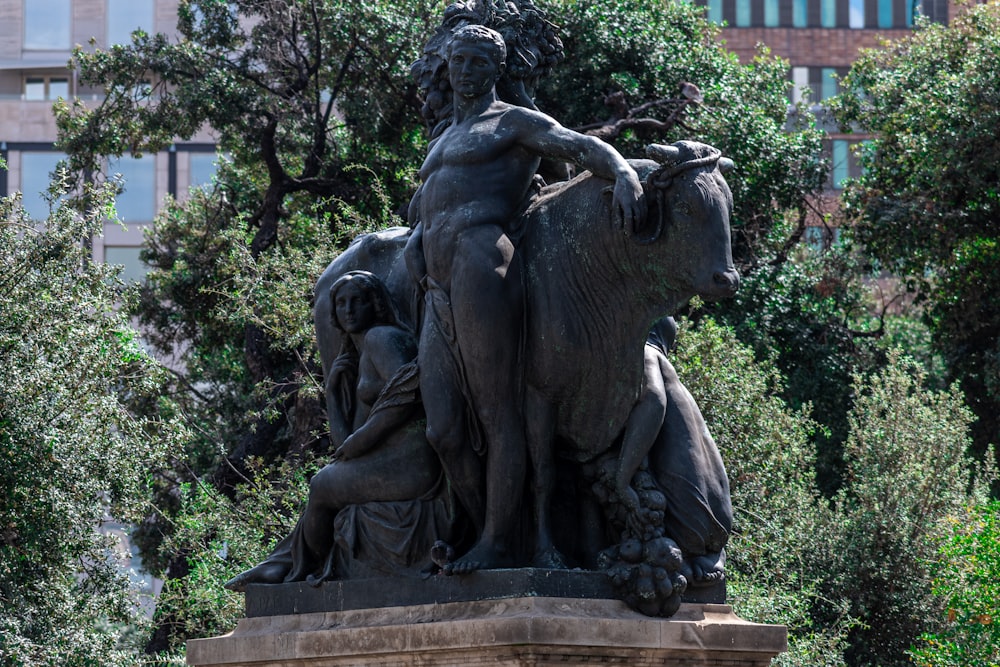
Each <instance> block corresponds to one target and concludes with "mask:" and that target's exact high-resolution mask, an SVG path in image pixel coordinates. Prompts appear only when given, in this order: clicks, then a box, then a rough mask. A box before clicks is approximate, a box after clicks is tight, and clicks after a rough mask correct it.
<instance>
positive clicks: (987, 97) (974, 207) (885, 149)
mask: <svg viewBox="0 0 1000 667" xmlns="http://www.w3.org/2000/svg"><path fill="white" fill-rule="evenodd" d="M998 60H1000V6H998V5H997V4H996V3H985V4H983V5H977V6H975V7H972V8H967V9H966V10H963V11H962V12H960V13H959V14H958V15H957V16H956V17H955V18H954V20H953V21H952V23H951V24H950V25H949V26H942V25H935V24H929V23H924V24H921V25H920V26H919V28H918V29H917V31H916V32H915V33H914V34H913V35H912V36H911V37H908V38H906V39H902V40H899V41H898V42H894V43H887V44H885V45H884V46H883V48H881V49H878V50H872V51H869V52H866V53H865V54H863V55H862V57H861V58H860V59H859V60H858V61H857V62H856V63H855V65H854V66H853V67H852V69H851V71H850V73H849V74H848V76H847V77H846V78H845V79H844V81H843V82H842V83H843V90H844V93H843V95H842V96H841V97H839V98H838V99H837V100H836V101H835V102H834V104H833V110H834V113H835V114H836V117H837V118H838V119H839V121H840V122H841V123H842V124H844V125H845V126H850V127H853V128H854V129H856V130H858V131H861V132H865V133H872V134H874V135H875V137H874V138H873V140H872V141H871V142H868V143H866V144H865V145H864V147H863V149H862V151H861V161H862V165H863V167H864V173H863V175H862V176H861V177H860V178H859V179H857V181H856V182H854V183H852V184H850V185H849V187H848V189H847V192H846V194H845V206H846V211H847V212H848V214H849V215H850V216H851V217H852V219H853V222H854V226H853V230H854V234H855V237H856V238H857V239H858V240H859V241H860V242H861V243H863V244H864V246H865V247H866V249H867V251H868V252H869V253H871V255H872V256H873V257H874V258H876V259H877V260H878V261H879V262H880V263H881V266H882V267H883V268H885V269H887V270H890V271H892V272H894V273H896V274H898V275H900V276H904V277H906V278H907V280H908V281H909V285H910V288H911V289H912V290H913V291H915V292H916V293H917V295H918V297H919V299H922V300H925V301H926V307H925V308H926V310H925V312H926V314H927V319H928V322H929V324H930V326H931V329H932V332H933V335H934V341H935V344H936V347H937V349H938V351H939V352H940V353H941V354H942V356H943V358H944V360H945V362H946V363H947V365H948V368H949V370H950V372H951V377H952V378H953V379H957V380H959V381H960V382H961V383H962V388H963V390H964V392H965V395H966V398H967V401H968V402H969V405H970V406H971V407H972V409H973V410H974V411H975V413H976V416H977V417H978V422H977V424H976V427H975V428H976V436H975V444H976V448H977V450H978V451H979V452H980V453H981V452H982V451H984V449H985V447H986V445H987V444H988V443H990V442H994V443H995V442H996V437H997V436H996V434H997V433H998V432H1000V422H998V421H997V415H998V414H1000V409H998V408H1000V380H998V378H1000V347H998V346H1000V342H998V341H1000V297H998V294H1000V225H998V219H1000V218H998V215H1000V186H998V183H1000V159H998V158H997V155H998V154H1000V143H998V142H1000V93H998V91H1000V72H998V69H997V67H996V63H997V61H998Z"/></svg>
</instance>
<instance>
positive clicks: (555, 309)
mask: <svg viewBox="0 0 1000 667" xmlns="http://www.w3.org/2000/svg"><path fill="white" fill-rule="evenodd" d="M649 155H650V157H652V158H654V159H653V160H635V161H632V165H633V166H634V168H635V169H636V171H637V173H638V174H639V176H640V178H642V179H644V189H645V191H646V196H647V202H648V207H649V211H648V216H647V218H646V221H645V223H644V224H643V226H642V227H641V228H640V229H626V230H621V229H616V228H615V227H614V225H612V224H610V223H609V221H610V220H611V212H610V210H609V207H610V197H609V196H608V192H607V190H608V183H607V181H604V180H602V179H599V178H597V177H594V176H592V175H591V174H589V172H585V173H583V174H581V175H580V176H577V177H576V178H574V179H573V180H571V181H567V182H563V183H558V184H555V185H552V186H548V187H546V188H544V189H543V190H542V191H541V192H540V193H539V194H538V195H537V196H536V197H535V198H534V200H533V201H532V203H531V204H530V205H529V207H528V208H527V210H526V212H525V213H524V216H525V220H524V236H523V238H522V240H521V242H520V244H519V246H518V251H519V252H520V253H521V255H522V258H523V262H524V266H525V276H526V278H525V281H526V331H525V335H524V345H523V359H522V365H523V369H524V382H525V389H526V390H525V405H524V407H523V409H524V412H525V415H526V423H527V430H528V433H527V437H528V443H529V450H530V454H531V459H532V463H533V468H534V475H533V492H534V494H533V496H534V497H533V507H534V526H535V538H534V548H535V552H534V553H535V554H536V564H537V554H538V553H542V554H547V555H548V556H549V557H550V560H549V561H548V562H550V563H551V564H553V565H556V566H560V565H562V564H563V563H564V562H566V561H565V560H564V558H565V557H568V558H569V559H570V560H575V561H576V562H577V563H580V564H583V565H584V566H589V567H595V566H598V565H600V566H602V567H606V568H609V570H610V571H611V573H612V577H613V579H614V580H615V583H616V584H618V585H619V586H621V587H622V593H623V595H624V596H625V597H626V598H627V599H628V601H629V602H630V604H632V605H633V606H636V607H637V608H639V609H640V610H642V611H644V612H645V613H650V614H659V615H669V614H671V613H673V611H674V610H676V606H677V604H679V601H680V593H681V592H682V591H683V589H684V584H685V581H686V579H691V578H692V576H693V577H694V578H695V579H696V580H697V579H699V578H706V579H712V577H713V576H715V577H721V568H720V569H719V571H717V572H714V573H713V572H712V568H711V567H707V566H706V567H702V568H700V569H699V568H698V567H697V566H695V567H694V568H692V562H699V559H701V561H700V562H702V564H703V565H704V562H714V559H718V558H719V556H720V554H721V551H722V547H723V546H724V544H725V538H726V534H727V531H728V528H729V525H730V521H731V515H730V512H731V510H730V509H729V498H728V485H727V483H726V480H725V472H724V469H723V468H722V463H721V459H719V457H718V452H717V451H716V450H715V445H714V442H712V441H711V437H710V436H709V435H708V433H707V430H705V428H704V423H703V422H702V421H701V417H700V413H699V412H698V411H697V407H696V406H694V404H693V401H692V400H691V399H690V395H689V394H687V393H686V391H685V390H684V389H683V387H682V386H681V385H680V384H679V383H678V382H676V378H675V377H667V376H669V375H670V373H666V375H665V382H666V383H667V385H668V389H667V396H668V403H669V404H670V408H672V409H673V411H674V412H673V413H671V411H670V409H667V411H666V417H665V418H664V419H663V420H662V424H654V425H653V426H654V427H655V428H653V431H654V433H656V432H658V435H657V437H656V438H655V440H654V441H652V442H651V443H650V446H649V449H648V459H647V460H648V465H643V466H642V471H641V472H640V474H639V475H638V476H637V479H638V478H639V477H642V478H643V479H644V480H645V481H644V482H642V484H640V486H644V487H646V488H645V491H650V492H651V493H652V494H653V495H652V496H650V494H649V493H647V494H646V495H645V496H644V497H645V498H647V499H648V498H650V497H652V498H653V500H652V501H649V502H647V503H646V505H650V504H651V505H652V507H653V509H654V510H657V511H658V512H659V514H658V515H656V514H655V512H654V516H655V517H656V518H655V520H654V521H653V524H654V525H653V526H652V530H650V529H649V528H650V526H649V525H648V524H649V522H647V525H646V529H643V528H641V527H637V526H638V524H637V523H636V522H628V521H623V520H616V519H615V518H614V517H615V511H616V508H615V507H608V505H609V504H610V505H614V504H615V503H618V502H620V498H616V497H615V494H614V493H613V492H610V493H609V492H608V491H607V489H608V488H610V487H608V485H605V491H604V492H603V493H602V492H598V493H597V494H596V496H597V498H598V499H600V500H602V501H603V504H604V505H606V507H604V510H605V515H606V516H607V519H606V521H605V525H603V526H598V527H597V529H596V530H595V529H594V528H593V527H591V529H589V530H583V531H579V533H578V534H576V531H567V532H570V533H574V534H575V535H576V536H575V538H574V539H575V543H574V544H566V543H565V541H564V540H563V541H560V539H558V536H555V537H554V536H553V532H552V530H551V528H550V521H549V517H548V515H549V507H550V503H551V500H552V494H553V490H554V489H555V488H556V478H557V477H560V474H558V473H565V472H566V471H570V476H571V477H573V478H574V479H576V480H577V486H579V482H580V481H581V480H582V481H583V482H584V483H585V484H590V485H594V488H597V487H599V486H600V480H599V477H600V476H601V470H602V469H603V470H604V476H605V478H607V476H608V474H607V472H608V469H609V466H610V467H611V468H613V467H614V464H612V463H608V462H609V461H613V460H616V459H617V457H618V456H619V454H618V452H617V449H618V448H619V447H620V446H621V441H622V434H623V431H624V430H625V429H626V426H627V423H628V421H629V418H630V415H631V414H632V411H633V407H634V406H635V405H636V403H637V401H638V400H639V399H640V394H641V392H642V390H643V385H644V382H645V380H644V372H646V367H647V366H648V362H647V361H646V356H645V355H644V348H645V347H646V346H647V345H646V344H647V338H648V336H649V333H650V329H651V327H652V326H653V325H654V323H656V322H657V321H658V320H660V319H661V318H663V317H665V316H668V315H670V314H672V313H673V312H675V311H676V309H677V308H678V307H680V306H681V305H683V304H684V303H685V302H686V301H687V300H688V299H690V298H691V297H693V296H695V295H698V296H700V297H702V298H704V299H707V300H715V299H719V298H723V297H727V296H731V295H732V294H734V293H735V292H736V290H737V288H738V285H739V276H738V274H737V272H736V270H735V269H734V267H733V262H732V253H731V246H730V229H729V215H730V212H731V209H732V195H731V193H730V191H729V188H728V186H727V184H726V182H725V180H724V178H723V176H722V173H723V172H724V171H726V170H728V169H729V168H731V167H732V162H731V161H729V160H728V159H726V158H723V157H721V155H720V153H719V151H718V150H716V149H715V148H713V147H711V146H708V145H705V144H701V143H697V142H687V141H681V142H677V143H675V144H673V145H671V146H659V145H654V146H651V147H650V148H649ZM408 234H409V230H408V229H405V228H393V229H389V230H386V231H382V232H377V233H373V234H367V235H364V236H362V237H360V238H358V239H356V240H355V242H354V243H352V245H351V246H350V247H349V248H348V249H347V250H346V251H345V252H344V253H343V254H341V255H340V256H339V257H337V258H336V259H335V260H334V261H333V262H332V263H331V264H330V265H329V267H328V268H327V269H326V271H324V273H323V275H322V276H321V277H320V279H319V281H318V282H317V285H316V291H315V325H316V334H317V342H318V345H319V350H320V357H321V360H322V364H323V372H324V375H325V376H326V377H329V376H330V373H331V372H332V371H333V368H332V366H333V364H334V360H335V358H336V356H337V353H338V350H340V349H341V337H342V335H343V333H342V332H341V330H340V329H338V328H337V327H335V326H334V325H333V322H334V317H333V305H332V303H331V299H330V288H331V286H332V285H333V284H334V283H335V282H336V281H337V280H338V278H340V277H341V276H344V275H345V274H347V273H348V272H352V271H358V270H363V271H368V272H371V273H372V274H374V275H376V276H378V277H379V278H381V280H382V282H383V283H384V284H385V285H386V287H387V288H388V292H389V294H390V295H391V299H392V301H393V304H394V306H395V309H396V311H397V312H398V315H399V320H400V322H402V323H404V324H405V325H407V326H409V327H410V328H411V329H414V330H415V329H416V327H415V326H414V324H415V323H416V322H419V321H420V317H419V312H418V310H419V308H420V306H421V303H422V299H421V298H420V293H419V287H418V286H417V285H416V284H415V283H414V282H413V280H412V279H411V278H410V276H409V274H408V272H407V268H406V266H405V263H404V259H403V248H404V245H405V243H406V240H407V238H408ZM664 361H665V360H664ZM667 365H668V366H669V363H668V362H667ZM670 372H671V373H672V369H670ZM334 401H336V397H335V396H332V395H328V396H327V403H328V405H330V406H331V409H332V406H333V402H334ZM671 429H672V431H671ZM678 430H682V431H684V432H685V433H684V436H683V437H681V438H680V442H679V444H678V439H677V437H676V431H678ZM671 438H673V440H671ZM602 466H603V468H602ZM685 466H687V467H691V466H695V467H700V468H701V469H700V470H693V471H685V470H684V469H683V468H684V467H685ZM630 472H631V471H630ZM561 476H562V477H565V476H566V475H565V474H562V475H561ZM686 505H695V506H696V507H694V508H690V507H686ZM619 509H620V508H619ZM646 509H649V508H648V507H647V508H646ZM691 512H693V513H694V514H696V515H697V514H699V513H700V514H704V515H707V519H706V518H705V517H703V516H694V517H689V518H690V520H685V519H684V517H681V518H678V517H677V516H676V515H684V514H685V513H688V514H690V513H691ZM618 516H619V517H620V516H621V512H618ZM648 516H649V513H648V512H647V517H648ZM657 524H658V527H657ZM710 524H711V526H712V528H707V527H706V526H709V525H710ZM674 526H678V527H677V528H676V529H673V528H672V527H674ZM664 527H666V529H665V530H664ZM699 532H700V533H708V532H712V533H713V535H711V536H709V535H704V534H703V535H698V533H699ZM672 533H673V534H672ZM688 533H690V534H691V535H689V534H688ZM579 535H588V536H589V537H587V538H585V539H581V538H579ZM664 540H665V541H664ZM617 542H620V544H618V545H617V546H616V543H617ZM557 543H558V548H557ZM602 549H603V551H602ZM630 552H636V554H632V555H630ZM650 552H662V553H660V556H658V557H657V558H659V560H655V559H654V556H651V555H649V553H650ZM564 553H565V554H566V556H565V557H564V555H563V554H564ZM644 553H645V554H646V555H643V554H644ZM599 556H600V557H599ZM706 559H707V561H706ZM654 560H655V562H654ZM663 570H669V577H667V578H666V579H665V580H664V577H663V576H662V575H661V574H657V577H658V579H659V580H661V582H660V583H659V584H658V587H657V585H652V584H651V583H650V581H648V580H649V579H650V576H647V575H652V574H654V573H659V572H661V571H663ZM653 578H656V577H653ZM666 581H669V582H670V584H669V585H667V584H666V583H665V582H666Z"/></svg>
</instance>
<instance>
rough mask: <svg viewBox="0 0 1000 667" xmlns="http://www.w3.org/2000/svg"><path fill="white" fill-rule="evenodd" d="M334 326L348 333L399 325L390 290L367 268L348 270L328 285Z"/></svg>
mask: <svg viewBox="0 0 1000 667" xmlns="http://www.w3.org/2000/svg"><path fill="white" fill-rule="evenodd" d="M330 303H331V305H332V306H333V308H332V313H333V325H334V326H335V327H337V328H338V329H340V330H341V331H343V332H344V333H347V334H354V333H361V332H363V331H367V330H368V329H370V328H372V327H374V326H377V325H381V324H388V325H393V326H399V322H398V320H397V318H396V312H395V311H394V310H393V308H392V300H391V298H390V296H389V290H388V289H386V287H385V283H383V282H382V281H381V280H380V279H379V278H378V276H376V275H375V274H373V273H370V272H368V271H350V272H348V273H345V274H344V275H342V276H341V277H340V278H338V279H337V281H336V282H335V283H333V286H332V287H331V288H330Z"/></svg>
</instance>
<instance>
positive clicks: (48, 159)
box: [21, 151, 66, 220]
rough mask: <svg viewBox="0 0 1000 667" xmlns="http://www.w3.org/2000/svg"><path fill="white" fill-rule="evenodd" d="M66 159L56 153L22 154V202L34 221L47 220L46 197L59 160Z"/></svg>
mask: <svg viewBox="0 0 1000 667" xmlns="http://www.w3.org/2000/svg"><path fill="white" fill-rule="evenodd" d="M65 157H66V155H65V154H64V153H57V152H55V151H47V152H34V151H30V152H29V151H25V152H24V153H21V201H22V203H23V204H24V210H25V211H27V212H28V215H29V216H30V217H31V219H32V220H47V219H48V217H49V204H48V202H47V201H46V200H45V195H46V193H47V192H48V189H49V183H51V182H52V178H53V173H54V172H55V170H56V166H57V165H58V164H59V160H62V159H64V158H65Z"/></svg>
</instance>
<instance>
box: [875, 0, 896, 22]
mask: <svg viewBox="0 0 1000 667" xmlns="http://www.w3.org/2000/svg"><path fill="white" fill-rule="evenodd" d="M894 4H895V3H894V2H893V0H878V27H880V28H891V27H893V23H892V6H893V5H894Z"/></svg>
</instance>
